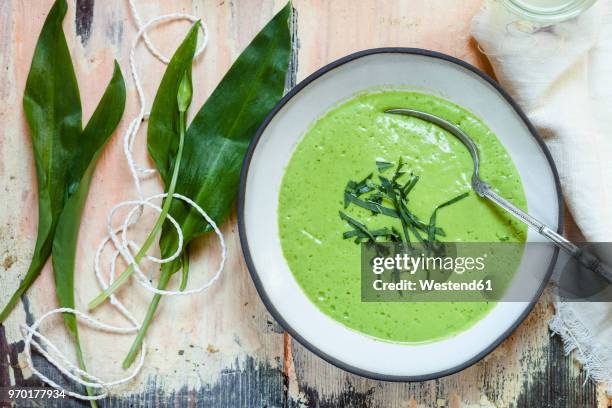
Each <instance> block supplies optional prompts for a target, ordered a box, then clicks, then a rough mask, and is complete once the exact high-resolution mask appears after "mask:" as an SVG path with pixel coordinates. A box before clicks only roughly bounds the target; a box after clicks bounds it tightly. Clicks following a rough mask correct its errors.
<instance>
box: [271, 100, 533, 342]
mask: <svg viewBox="0 0 612 408" xmlns="http://www.w3.org/2000/svg"><path fill="white" fill-rule="evenodd" d="M398 107H401V108H414V109H418V110H422V111H426V112H430V113H433V114H436V115H438V116H440V117H443V118H445V119H447V120H449V121H451V122H453V123H455V124H457V125H459V126H460V127H461V128H462V129H463V130H465V131H467V132H468V134H469V135H470V136H471V137H472V138H473V140H474V141H475V142H476V143H477V144H478V147H479V150H480V158H481V176H482V178H483V179H484V180H486V181H488V182H489V183H490V184H491V185H492V186H494V188H495V189H496V190H497V191H498V192H499V193H500V194H501V195H502V196H504V197H506V198H508V199H510V200H511V201H512V202H514V203H515V204H516V205H518V206H520V207H522V208H526V200H525V193H524V191H523V187H522V184H521V180H520V177H519V174H518V172H517V170H516V168H515V167H514V164H513V163H512V160H511V159H510V157H509V155H508V153H507V152H506V150H505V149H504V147H503V146H502V144H501V143H500V142H499V140H498V139H497V137H496V136H495V135H494V134H493V133H492V132H491V130H490V129H489V128H488V127H487V126H486V125H485V124H484V123H483V122H482V121H481V120H480V119H479V118H477V117H476V116H475V115H473V114H472V113H471V112H469V111H468V110H466V109H464V108H462V107H460V106H458V105H455V104H453V103H451V102H449V101H447V100H444V99H441V98H438V97H435V96H432V95H428V94H423V93H417V92H409V91H384V92H372V93H364V94H360V95H357V96H356V97H354V98H353V99H351V100H349V101H347V102H345V103H343V104H341V105H339V106H337V107H335V108H333V109H332V110H330V111H329V112H328V113H326V114H325V115H324V116H322V117H321V118H320V119H318V120H317V121H316V123H314V124H313V126H312V127H311V128H310V129H309V130H308V131H307V132H306V134H305V135H304V137H303V139H302V140H301V142H300V143H299V145H298V146H297V148H296V149H295V152H294V153H293V156H292V157H291V160H290V162H289V165H288V166H287V169H286V172H285V175H284V178H283V181H282V185H281V191H280V198H279V209H278V220H279V229H280V238H281V244H282V248H283V253H284V255H285V258H286V260H287V262H288V264H289V267H290V269H291V271H292V273H293V275H294V276H295V279H296V280H297V281H298V283H299V284H300V286H301V287H302V289H303V290H304V292H305V293H306V295H307V296H308V297H309V298H310V300H311V301H312V302H314V303H315V304H316V305H317V306H318V307H319V309H320V310H321V311H323V312H324V313H325V314H327V315H328V316H330V317H331V318H333V319H335V320H337V321H338V322H340V323H342V324H344V325H346V326H348V327H350V328H352V329H354V330H357V331H359V332H362V333H365V334H367V335H370V336H373V337H376V338H380V339H384V340H390V341H398V342H423V341H431V340H435V339H440V338H443V337H447V336H449V335H453V334H456V333H458V332H460V331H463V330H465V329H466V328H468V327H469V326H471V325H472V324H474V323H475V322H477V321H478V320H479V319H481V318H482V317H484V316H485V315H486V314H487V313H488V311H489V310H490V309H491V308H492V307H493V306H494V303H492V302H454V303H451V302H412V303H410V302H388V303H364V302H361V292H360V289H361V287H360V276H361V275H360V273H361V272H360V271H361V269H360V246H359V245H356V244H355V243H354V242H353V241H352V240H343V239H342V233H343V232H344V231H346V230H347V224H346V223H345V222H344V221H342V220H341V219H340V218H339V216H338V211H339V210H343V192H344V189H345V186H346V183H347V181H348V180H357V179H360V178H363V177H365V176H366V175H368V174H369V173H372V172H376V165H375V162H376V160H385V161H389V162H395V163H397V161H398V158H399V157H400V156H401V157H403V161H404V162H405V163H406V165H405V168H406V169H407V170H410V171H412V172H413V173H414V174H417V175H419V176H420V181H419V182H418V183H417V185H416V187H415V188H414V190H413V191H412V193H411V197H413V198H411V201H410V210H411V211H412V212H413V213H414V214H416V215H417V216H418V217H419V218H420V219H427V218H428V217H429V214H430V213H431V211H432V209H433V208H435V206H436V205H438V204H440V203H442V202H444V201H446V200H448V199H450V198H452V197H455V196H457V195H459V194H461V193H463V192H466V191H468V192H471V187H470V178H471V174H472V161H471V158H470V156H469V153H468V151H467V149H466V148H465V147H464V146H463V145H462V144H461V143H460V142H459V140H457V139H456V138H455V137H454V136H452V135H451V134H449V133H447V132H446V131H444V130H442V129H440V128H439V127H436V126H434V125H432V124H430V123H427V122H424V121H421V120H418V119H415V118H410V117H406V116H400V115H391V114H385V113H384V111H385V110H386V109H390V108H398ZM345 211H346V212H347V214H349V215H351V216H354V217H355V218H357V219H360V220H364V221H367V223H368V225H372V226H373V227H376V226H377V225H378V224H380V226H381V227H382V226H384V225H382V224H385V225H388V224H389V219H388V218H387V217H377V216H373V215H372V213H371V212H369V211H367V210H364V209H361V208H359V207H356V206H350V207H349V208H347V209H346V210H345ZM383 218H386V219H383ZM437 225H439V226H440V227H442V228H443V229H444V231H445V232H446V237H445V241H449V242H496V241H508V242H523V241H524V240H525V237H526V227H525V226H524V225H522V224H520V223H518V222H516V221H514V220H512V219H510V217H509V216H507V215H505V214H503V213H502V212H500V211H499V209H497V208H495V207H494V206H493V205H492V204H490V203H488V202H486V201H485V200H484V199H482V198H479V197H478V196H477V195H476V194H474V193H473V192H471V193H470V195H469V197H467V198H465V199H463V200H461V201H459V202H457V203H456V204H454V205H452V206H449V207H447V208H445V210H444V211H441V212H440V213H439V214H438V220H437Z"/></svg>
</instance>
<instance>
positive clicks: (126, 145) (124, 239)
mask: <svg viewBox="0 0 612 408" xmlns="http://www.w3.org/2000/svg"><path fill="white" fill-rule="evenodd" d="M128 4H129V8H130V11H131V14H132V16H133V18H134V21H135V23H136V25H137V27H138V34H137V35H136V37H135V38H134V41H133V42H132V45H131V48H130V72H131V75H132V79H133V81H134V86H135V88H136V93H137V95H138V101H139V104H140V109H139V111H138V114H137V115H136V116H135V117H134V119H133V120H132V121H131V122H130V124H129V126H128V128H127V131H126V132H125V134H124V140H123V153H124V155H125V158H126V160H127V162H128V166H129V168H130V173H131V176H132V180H133V182H134V189H135V191H136V196H137V199H135V200H128V201H123V202H120V203H118V204H116V205H115V206H114V207H113V208H112V209H111V211H110V213H109V215H108V217H107V230H108V231H107V236H106V237H104V239H103V240H102V241H101V243H100V245H99V246H98V248H97V250H96V255H95V259H94V273H95V275H96V278H97V281H98V284H99V285H100V287H101V288H102V290H106V289H107V288H108V287H109V286H110V285H111V284H112V283H113V281H114V279H115V274H116V264H117V259H118V257H119V256H121V257H122V258H123V260H124V261H125V263H126V264H134V272H135V273H136V278H137V279H136V281H137V282H138V283H139V284H140V285H142V286H143V287H144V288H145V289H146V290H148V291H149V292H152V293H154V294H159V295H166V296H185V295H191V294H195V293H200V292H202V291H204V290H206V289H208V288H209V287H210V286H211V285H213V284H214V283H215V282H216V281H217V280H218V279H219V276H220V275H221V272H222V271H223V268H224V266H225V260H226V252H227V249H226V246H225V240H224V239H223V234H222V233H221V231H220V230H219V228H218V227H217V225H216V224H215V222H214V221H213V220H212V219H211V218H210V217H209V216H208V214H207V213H206V212H205V211H204V210H203V209H202V208H201V207H200V206H199V205H198V204H197V203H195V202H194V201H193V200H191V199H190V198H188V197H185V196H183V195H181V194H177V193H175V194H174V195H173V198H174V199H179V200H182V201H184V202H185V203H187V204H188V205H190V206H191V207H193V208H194V209H195V210H196V211H197V212H198V214H200V216H202V217H203V218H204V219H205V220H206V222H208V223H209V224H210V225H211V226H212V228H213V230H214V232H215V234H216V235H217V237H218V238H219V244H220V248H221V260H220V262H219V266H218V268H217V270H216V272H215V274H214V275H213V276H212V278H211V279H209V280H208V281H206V282H205V283H204V284H202V285H201V286H199V287H197V288H195V289H190V290H185V291H172V290H160V289H157V288H156V287H154V286H153V285H151V283H150V282H149V280H148V279H147V277H146V276H145V275H144V274H143V272H142V271H141V269H140V266H139V265H138V264H136V263H135V262H134V255H133V253H134V251H136V252H137V251H138V250H139V246H138V245H137V244H136V243H135V242H134V241H132V240H130V239H129V238H128V235H127V233H128V230H129V229H130V227H132V226H134V225H135V224H136V223H137V222H138V220H139V219H140V217H141V215H142V213H143V210H144V208H145V207H149V208H151V209H153V210H155V211H157V212H158V213H161V211H162V209H161V207H160V206H159V205H156V204H154V203H153V202H152V201H154V200H161V199H163V198H166V197H167V194H166V193H163V194H156V195H153V196H150V197H144V195H143V192H142V188H141V175H142V176H143V177H146V176H147V175H149V174H152V173H154V172H155V170H154V169H150V168H145V167H141V166H139V165H138V164H137V163H136V161H135V160H134V155H133V146H134V141H135V139H136V135H137V134H138V131H139V130H140V126H141V124H142V122H143V121H144V120H146V119H147V118H148V116H149V114H148V112H146V99H145V96H144V92H143V89H142V85H141V82H140V77H139V75H138V70H137V67H136V58H135V51H136V47H137V46H138V43H139V42H140V41H141V40H144V43H145V45H146V46H147V48H148V50H149V51H150V52H151V54H153V56H155V57H156V58H157V59H158V60H160V61H161V62H163V63H164V64H168V62H169V61H170V60H169V58H167V57H166V56H164V55H163V54H161V53H160V52H159V51H158V49H157V48H156V47H155V45H154V44H153V43H152V42H151V40H150V38H149V36H148V34H147V32H148V30H149V29H150V28H151V27H153V26H155V25H158V24H160V23H163V22H169V21H179V20H187V21H190V22H192V23H195V22H196V21H198V20H199V19H198V18H197V17H195V16H192V15H190V14H184V13H173V14H167V15H163V16H159V17H156V18H153V19H152V20H150V21H148V22H147V23H146V24H142V20H141V18H140V16H139V14H138V10H137V8H136V5H135V4H134V0H128ZM201 29H202V33H203V38H202V41H201V45H200V47H199V48H198V50H197V52H196V55H195V57H196V58H197V57H198V56H199V55H201V54H202V52H204V50H205V48H206V45H207V43H208V29H207V27H206V24H204V22H202V23H201ZM130 206H131V209H130V210H129V211H128V213H127V215H126V216H125V218H124V220H123V223H122V224H121V226H120V227H119V228H116V227H114V226H113V217H114V215H115V213H116V212H117V211H118V210H119V209H121V208H124V207H130ZM167 220H168V221H169V222H170V223H171V224H172V226H173V227H174V229H175V230H176V234H177V235H178V241H179V242H178V245H177V250H176V251H175V252H174V253H173V254H172V255H171V256H169V257H167V258H163V259H159V258H156V257H153V256H151V255H146V257H147V259H148V260H149V261H151V262H153V263H156V264H164V263H168V262H171V261H173V260H174V259H176V258H177V257H178V256H180V254H181V249H182V247H183V233H182V230H181V227H180V225H179V224H178V222H177V221H176V220H175V219H174V218H173V217H172V216H170V215H167ZM119 234H120V235H121V236H120V237H119ZM109 243H112V244H113V246H114V250H113V252H112V255H111V260H110V272H109V281H108V282H106V281H105V280H104V278H103V276H102V268H101V265H100V259H101V256H102V253H103V252H104V249H105V247H106V246H107V244H109ZM109 300H110V303H111V304H112V305H113V306H114V307H115V308H116V309H117V310H118V311H119V313H120V314H121V315H123V317H124V318H125V319H126V320H128V321H129V323H130V326H127V327H120V326H114V325H110V324H107V323H104V322H101V321H99V320H97V319H95V318H93V317H91V316H89V315H87V314H85V313H83V312H81V311H79V310H76V309H72V308H58V309H53V310H51V311H49V312H47V313H45V314H44V315H42V316H41V317H40V318H38V319H37V320H36V321H35V322H34V323H33V324H32V325H31V326H28V325H25V324H24V325H22V326H21V330H22V333H23V335H24V354H25V358H26V364H27V365H28V367H29V368H30V370H32V373H33V374H35V375H36V376H38V377H39V378H40V379H41V380H42V381H44V382H45V383H47V384H48V385H50V386H51V387H53V388H56V389H58V390H62V391H64V392H65V393H66V395H69V396H71V397H74V398H78V399H82V400H99V399H102V398H105V397H106V396H107V395H108V392H109V389H110V388H112V387H114V386H118V385H120V384H124V383H126V382H128V381H130V380H132V379H133V378H134V377H136V375H138V373H139V371H140V370H141V368H142V366H143V365H144V358H145V354H146V342H145V341H144V340H143V342H142V346H141V350H140V358H139V360H138V363H137V364H136V367H135V368H134V369H133V370H132V371H131V373H130V374H129V375H127V376H126V377H124V378H120V379H118V380H114V381H104V380H102V379H100V378H98V377H96V376H94V375H92V374H90V373H88V372H86V371H85V370H82V369H80V368H79V367H78V366H77V365H76V364H74V363H72V362H71V361H70V360H69V359H68V358H66V357H65V356H64V355H63V354H62V352H61V351H60V350H59V349H58V348H57V346H55V345H54V344H53V343H52V342H51V341H50V340H49V339H48V338H46V337H45V336H44V335H42V334H41V333H40V331H39V328H40V326H41V324H42V323H43V322H44V321H45V320H46V319H47V318H49V317H51V316H53V315H57V314H63V313H70V314H73V315H74V316H76V318H77V320H79V321H82V322H83V323H85V324H86V325H88V326H90V327H92V328H94V329H97V330H100V331H105V332H109V333H114V334H135V333H137V332H138V330H139V329H140V327H141V324H140V323H139V322H138V320H136V318H135V317H134V316H133V315H132V314H131V313H130V312H129V310H128V309H127V308H126V307H125V306H124V305H123V304H122V303H121V302H120V301H119V300H118V299H117V297H116V296H115V295H114V294H112V295H110V297H109ZM32 346H34V348H35V349H36V350H38V352H39V353H40V354H41V355H42V356H43V357H44V358H46V359H47V360H48V361H49V362H50V363H51V364H53V365H54V366H55V367H56V368H57V369H58V370H59V371H60V372H61V373H62V374H63V375H65V376H66V377H67V378H69V379H70V380H72V381H73V382H75V383H77V384H80V385H83V386H86V387H90V388H91V389H95V390H99V393H97V394H96V395H92V396H89V395H83V394H79V393H76V392H73V391H70V390H66V389H65V388H64V387H63V386H61V385H60V384H58V383H56V382H55V381H53V380H51V379H50V378H48V377H47V376H45V375H44V374H43V373H41V372H40V371H39V370H37V369H36V367H35V366H34V363H33V361H32V351H31V347H32Z"/></svg>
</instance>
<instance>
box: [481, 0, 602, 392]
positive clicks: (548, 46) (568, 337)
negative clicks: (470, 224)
mask: <svg viewBox="0 0 612 408" xmlns="http://www.w3.org/2000/svg"><path fill="white" fill-rule="evenodd" d="M472 35H473V36H474V37H475V38H476V40H477V41H478V43H479V45H480V47H481V49H482V51H483V52H484V53H485V54H486V55H487V57H488V58H489V61H490V62H491V65H492V67H493V70H494V72H495V75H496V77H497V80H498V81H499V82H500V83H501V84H502V86H504V87H505V88H506V89H507V90H508V91H509V92H510V93H511V95H512V96H513V97H514V98H515V100H516V101H517V102H518V103H519V105H520V106H521V107H522V108H523V110H524V111H525V113H526V114H527V116H528V117H529V118H530V120H531V121H532V122H533V124H534V125H535V127H536V128H537V129H538V132H539V133H540V134H541V135H542V137H543V138H544V139H545V141H546V144H547V145H548V147H549V149H550V151H551V153H552V155H553V158H554V160H555V163H556V165H557V168H558V170H559V175H560V179H561V185H562V188H563V193H564V198H565V201H566V203H567V206H568V208H569V210H570V212H571V213H572V216H573V218H574V219H575V221H576V223H577V225H578V227H579V228H580V230H581V232H582V234H583V235H584V236H585V238H586V239H587V240H588V241H589V242H612V1H609V0H600V1H598V2H597V3H596V4H595V5H594V6H593V7H591V8H590V9H589V10H587V11H586V12H585V13H583V14H582V15H580V16H579V17H578V18H575V19H572V20H570V21H567V22H563V23H560V24H557V25H554V26H549V27H537V26H536V25H534V24H532V23H528V22H525V21H521V19H520V18H519V17H517V16H516V15H514V14H512V13H510V12H509V11H508V10H507V9H506V7H505V6H504V5H503V4H502V3H501V1H493V0H488V1H486V2H485V4H484V6H483V7H482V9H481V10H480V11H479V13H478V14H477V15H476V16H475V17H474V20H473V21H472ZM555 307H556V315H555V317H554V319H553V320H552V322H551V323H550V327H551V329H552V330H553V331H554V332H556V333H558V334H559V335H561V337H562V338H563V341H564V344H565V347H566V350H567V351H568V352H570V351H572V350H576V357H577V358H578V360H579V361H580V362H582V363H583V364H584V367H585V369H586V370H587V372H588V373H589V374H590V375H591V376H592V378H593V379H595V380H597V381H602V382H605V383H607V385H608V392H609V393H611V394H612V342H610V340H609V339H612V304H609V303H586V302H583V303H569V302H563V300H562V299H557V301H556V304H555Z"/></svg>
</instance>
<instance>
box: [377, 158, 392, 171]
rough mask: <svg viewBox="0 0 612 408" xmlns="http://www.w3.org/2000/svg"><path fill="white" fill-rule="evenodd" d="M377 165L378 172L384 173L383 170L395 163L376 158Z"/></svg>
mask: <svg viewBox="0 0 612 408" xmlns="http://www.w3.org/2000/svg"><path fill="white" fill-rule="evenodd" d="M376 167H377V168H378V172H379V173H382V172H383V171H385V170H388V169H390V168H391V167H393V163H389V162H388V161H384V160H376Z"/></svg>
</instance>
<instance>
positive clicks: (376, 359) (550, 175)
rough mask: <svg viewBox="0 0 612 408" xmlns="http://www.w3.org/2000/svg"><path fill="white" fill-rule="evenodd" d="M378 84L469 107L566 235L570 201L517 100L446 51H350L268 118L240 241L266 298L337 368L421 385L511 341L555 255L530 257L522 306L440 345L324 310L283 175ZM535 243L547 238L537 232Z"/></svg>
mask: <svg viewBox="0 0 612 408" xmlns="http://www.w3.org/2000/svg"><path fill="white" fill-rule="evenodd" d="M380 87H391V88H407V87H408V88H411V89H416V90H419V91H423V92H427V93H431V94H434V95H438V96H441V97H443V98H446V99H448V100H450V101H452V102H455V103H457V104H459V105H462V106H464V107H466V108H467V109H469V110H470V111H472V112H473V113H475V114H476V115H477V116H479V117H480V118H482V119H483V120H484V121H485V122H486V123H487V125H488V126H489V127H490V128H491V129H492V130H493V132H495V134H496V135H497V136H498V137H499V139H500V141H501V142H502V144H503V145H504V146H505V148H506V149H507V150H508V152H509V154H510V156H511V157H512V160H513V161H514V164H515V165H516V167H517V169H518V171H519V174H520V176H521V178H522V181H523V186H524V189H525V194H526V197H527V203H528V210H529V212H530V213H531V214H532V215H534V216H536V217H537V218H539V219H540V220H542V221H544V222H546V223H547V224H548V225H551V226H558V230H559V231H561V229H562V225H563V220H562V214H563V211H562V209H563V204H562V200H561V193H560V187H559V178H558V175H557V171H556V169H555V165H554V163H553V161H552V159H551V157H550V154H549V152H548V150H547V149H546V147H545V145H544V143H543V142H542V140H541V138H540V137H539V136H538V134H537V133H536V131H535V130H534V128H533V126H532V125H531V124H530V123H529V121H528V119H527V118H526V117H525V115H524V114H523V113H522V111H521V110H520V109H519V107H518V106H517V105H516V103H515V102H514V101H513V100H512V99H511V98H510V96H509V95H508V94H507V93H506V92H505V91H504V90H503V89H502V88H501V87H500V86H499V85H498V84H497V83H496V82H495V81H493V80H492V79H491V78H490V77H488V76H487V75H486V74H484V73H482V72H481V71H479V70H478V69H476V68H474V67H473V66H471V65H469V64H467V63H465V62H463V61H461V60H458V59H455V58H453V57H450V56H447V55H444V54H440V53H436V52H432V51H425V50H420V49H408V48H382V49H373V50H366V51H362V52H358V53H355V54H352V55H349V56H347V57H344V58H342V59H340V60H338V61H335V62H333V63H331V64H329V65H327V66H325V67H323V68H321V69H320V70H318V71H317V72H315V73H314V74H312V75H311V76H309V77H308V78H306V79H305V80H304V81H302V82H301V83H300V84H298V85H297V86H296V87H295V88H293V89H292V90H291V91H290V92H289V93H288V94H287V95H286V96H285V97H284V98H283V99H282V100H281V101H280V102H279V103H278V105H277V106H276V107H275V108H274V109H273V110H272V112H271V113H270V114H269V115H268V117H267V118H266V120H265V121H264V122H263V124H262V125H261V127H260V128H259V130H258V132H257V134H256V136H255V138H254V139H253V141H252V142H251V145H250V147H249V150H248V153H247V155H246V158H245V161H244V165H243V168H242V175H241V185H240V192H239V199H238V218H239V228H240V239H241V243H242V248H243V252H244V256H245V259H246V262H247V266H248V268H249V270H250V272H251V276H252V278H253V281H254V282H255V286H256V287H257V290H258V292H259V295H260V296H261V298H262V300H263V301H264V303H265V305H266V307H267V308H268V310H269V311H270V313H271V314H272V315H273V316H274V318H275V319H276V320H277V321H278V322H279V323H280V324H281V325H282V326H283V327H284V328H285V329H286V330H287V331H288V332H289V333H290V334H291V335H292V336H293V337H294V338H296V339H297V340H298V341H299V342H300V343H302V344H303V345H304V346H306V347H307V348H308V349H310V350H311V351H312V352H314V353H315V354H317V355H319V356H320V357H322V358H324V359H325V360H327V361H329V362H330V363H332V364H334V365H336V366H338V367H341V368H343V369H345V370H348V371H351V372H353V373H356V374H359V375H363V376H365V377H370V378H376V379H381V380H392V381H423V380H427V379H431V378H437V377H440V376H443V375H448V374H451V373H454V372H456V371H459V370H461V369H463V368H465V367H467V366H469V365H471V364H473V363H475V362H476V361H478V360H480V359H481V358H482V357H484V356H485V355H486V354H487V353H489V352H490V351H491V350H493V349H494V348H495V347H496V346H497V345H498V344H499V343H500V342H501V341H502V340H504V339H505V338H506V337H508V336H509V335H510V333H511V332H512V331H513V330H514V329H515V328H516V327H517V326H518V325H519V323H521V322H522V321H523V319H524V318H525V317H526V316H527V314H528V313H529V311H530V310H531V308H532V307H533V305H534V304H535V302H536V301H537V299H538V297H539V296H540V294H541V292H542V290H543V288H544V286H545V284H546V281H547V280H548V277H549V276H550V272H552V268H553V266H554V263H555V261H556V258H557V252H558V251H557V249H553V248H552V247H548V249H547V250H545V251H544V252H542V251H540V253H539V255H538V256H531V257H529V256H524V257H523V260H522V262H521V266H520V267H519V273H518V274H517V277H518V278H520V277H521V276H523V277H529V276H537V278H533V279H534V282H533V285H532V287H533V291H532V293H530V294H529V297H528V298H525V299H524V300H525V301H521V302H500V303H498V304H497V305H496V306H495V307H494V308H493V309H492V310H491V311H490V313H489V314H488V315H486V316H485V317H484V318H483V319H482V320H480V321H479V322H477V323H476V324H474V325H473V326H472V327H470V328H469V329H467V330H465V331H463V332H461V333H459V334H457V335H455V336H453V337H449V338H446V339H443V340H439V341H434V342H430V343H424V344H413V345H407V344H401V343H392V342H386V341H381V340H377V339H374V338H372V337H369V336H367V335H365V334H362V333H359V332H357V331H354V330H352V329H349V328H347V327H346V326H343V325H342V324H340V323H338V322H336V321H335V320H333V319H332V318H330V317H328V316H327V315H325V314H324V313H323V312H321V311H320V310H319V309H318V308H317V307H316V306H315V305H314V304H313V303H312V302H311V301H310V300H309V299H308V298H307V296H306V294H305V293H304V291H303V290H302V289H301V288H300V286H299V285H298V283H297V281H296V280H295V278H294V277H293V275H292V273H291V271H290V270H289V266H288V265H287V262H286V261H285V258H284V257H283V252H282V248H281V243H280V238H279V233H278V231H279V229H278V220H277V207H278V195H279V191H280V186H281V181H282V177H283V174H284V171H285V167H286V166H287V163H288V162H289V159H290V158H291V155H292V153H293V150H294V148H295V147H296V145H297V144H298V143H299V141H300V139H301V138H302V137H303V135H304V133H305V132H306V130H307V129H308V127H309V126H310V125H311V124H312V123H313V122H314V121H315V120H316V119H317V118H319V117H320V116H321V115H323V114H324V113H325V112H326V111H328V110H329V109H330V108H332V107H334V106H336V105H338V103H340V102H341V101H343V100H346V99H348V98H350V97H351V96H353V95H354V94H356V93H358V92H362V91H364V90H368V89H372V88H380ZM528 240H529V241H543V238H541V237H540V236H539V235H538V234H537V233H534V232H533V231H530V232H529V234H528ZM534 271H541V272H540V273H539V274H538V273H536V274H532V272H534ZM516 279H517V278H515V280H516ZM523 286H524V285H523ZM527 300H529V301H527Z"/></svg>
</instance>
